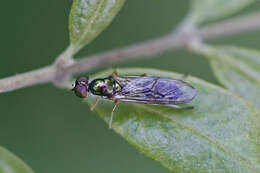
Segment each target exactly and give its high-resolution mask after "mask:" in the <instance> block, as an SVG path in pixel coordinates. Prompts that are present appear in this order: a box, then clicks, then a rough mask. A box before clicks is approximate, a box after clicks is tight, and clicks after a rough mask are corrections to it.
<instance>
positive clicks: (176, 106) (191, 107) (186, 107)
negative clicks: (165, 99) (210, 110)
mask: <svg viewBox="0 0 260 173" xmlns="http://www.w3.org/2000/svg"><path fill="white" fill-rule="evenodd" d="M165 106H168V107H172V108H175V109H193V108H194V107H193V106H180V105H171V104H167V105H165Z"/></svg>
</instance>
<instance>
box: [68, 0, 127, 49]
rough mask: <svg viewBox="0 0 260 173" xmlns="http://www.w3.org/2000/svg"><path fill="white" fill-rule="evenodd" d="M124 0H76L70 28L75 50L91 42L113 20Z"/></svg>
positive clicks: (73, 5) (71, 13)
mask: <svg viewBox="0 0 260 173" xmlns="http://www.w3.org/2000/svg"><path fill="white" fill-rule="evenodd" d="M123 3H124V0H74V1H73V4H72V8H71V12H70V18H69V29H70V39H71V44H72V47H73V52H74V53H76V52H77V51H78V50H79V49H80V48H82V47H83V46H85V45H86V44H88V43H89V42H91V41H92V40H93V39H94V38H96V37H97V35H98V34H99V33H100V32H101V31H103V30H104V29H105V28H106V27H107V26H108V25H109V24H110V22H111V21H112V20H113V18H114V17H115V15H116V14H117V13H118V12H119V10H120V8H121V7H122V5H123Z"/></svg>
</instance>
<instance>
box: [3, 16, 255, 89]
mask: <svg viewBox="0 0 260 173" xmlns="http://www.w3.org/2000/svg"><path fill="white" fill-rule="evenodd" d="M184 29H185V28H184ZM258 29H260V13H259V12H258V13H254V14H251V15H247V16H242V17H236V18H233V19H228V20H225V21H223V22H219V23H216V24H210V25H206V26H204V27H201V28H200V29H198V30H194V31H192V32H182V31H178V32H176V33H175V34H169V35H166V36H163V37H159V38H157V39H153V40H148V41H144V42H142V43H136V44H133V45H130V46H126V47H123V48H119V49H115V50H111V51H108V52H104V53H100V54H97V55H92V56H89V57H84V58H81V59H80V60H74V61H72V59H71V52H70V51H65V55H66V57H65V58H64V57H63V56H62V55H61V56H59V57H58V58H57V60H56V62H55V63H54V64H53V65H50V66H47V67H43V68H41V69H38V70H34V71H30V72H26V73H22V74H18V75H15V76H12V77H7V78H4V79H1V80H0V93H3V92H8V91H12V90H16V89H19V88H23V87H26V86H32V85H36V84H40V83H47V82H56V81H57V80H62V79H63V78H64V77H66V76H70V75H73V74H76V73H81V72H87V71H90V70H93V69H96V68H100V67H104V66H109V65H111V64H115V63H119V62H123V61H126V60H133V59H139V58H152V57H153V56H154V55H156V54H158V53H162V52H165V51H169V50H176V49H178V48H186V46H189V45H190V44H192V43H191V42H192V41H193V39H196V38H199V39H201V40H211V39H220V38H223V37H226V36H230V35H234V34H238V33H243V32H249V31H255V30H258ZM68 50H70V49H68ZM60 60H61V61H60ZM67 61H68V62H67Z"/></svg>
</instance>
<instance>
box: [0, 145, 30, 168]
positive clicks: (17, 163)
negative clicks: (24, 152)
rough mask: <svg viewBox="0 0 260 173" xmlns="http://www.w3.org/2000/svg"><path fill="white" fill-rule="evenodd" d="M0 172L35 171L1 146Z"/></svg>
mask: <svg viewBox="0 0 260 173" xmlns="http://www.w3.org/2000/svg"><path fill="white" fill-rule="evenodd" d="M0 173H33V170H32V169H31V168H30V167H28V166H27V165H26V164H25V163H24V162H23V161H22V160H20V159H19V158H18V157H16V156H15V155H14V154H12V153H10V152H9V151H7V150H6V149H4V148H3V147H0Z"/></svg>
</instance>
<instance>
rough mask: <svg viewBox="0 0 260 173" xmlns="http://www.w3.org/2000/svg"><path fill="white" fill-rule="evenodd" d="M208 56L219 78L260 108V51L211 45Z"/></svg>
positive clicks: (229, 87)
mask: <svg viewBox="0 0 260 173" xmlns="http://www.w3.org/2000/svg"><path fill="white" fill-rule="evenodd" d="M209 49H210V50H209V51H208V53H207V54H208V57H209V61H210V64H211V66H212V69H213V72H214V74H215V76H216V77H217V79H218V80H219V81H220V82H221V83H222V84H223V85H224V86H226V87H227V88H228V89H230V90H231V91H233V92H234V93H237V94H239V95H240V96H242V97H244V98H246V99H247V100H249V101H250V102H251V103H253V104H254V105H255V106H256V107H257V108H259V109H260V99H259V98H260V52H258V51H255V50H249V49H245V48H238V47H230V46H227V47H210V48H209Z"/></svg>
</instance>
